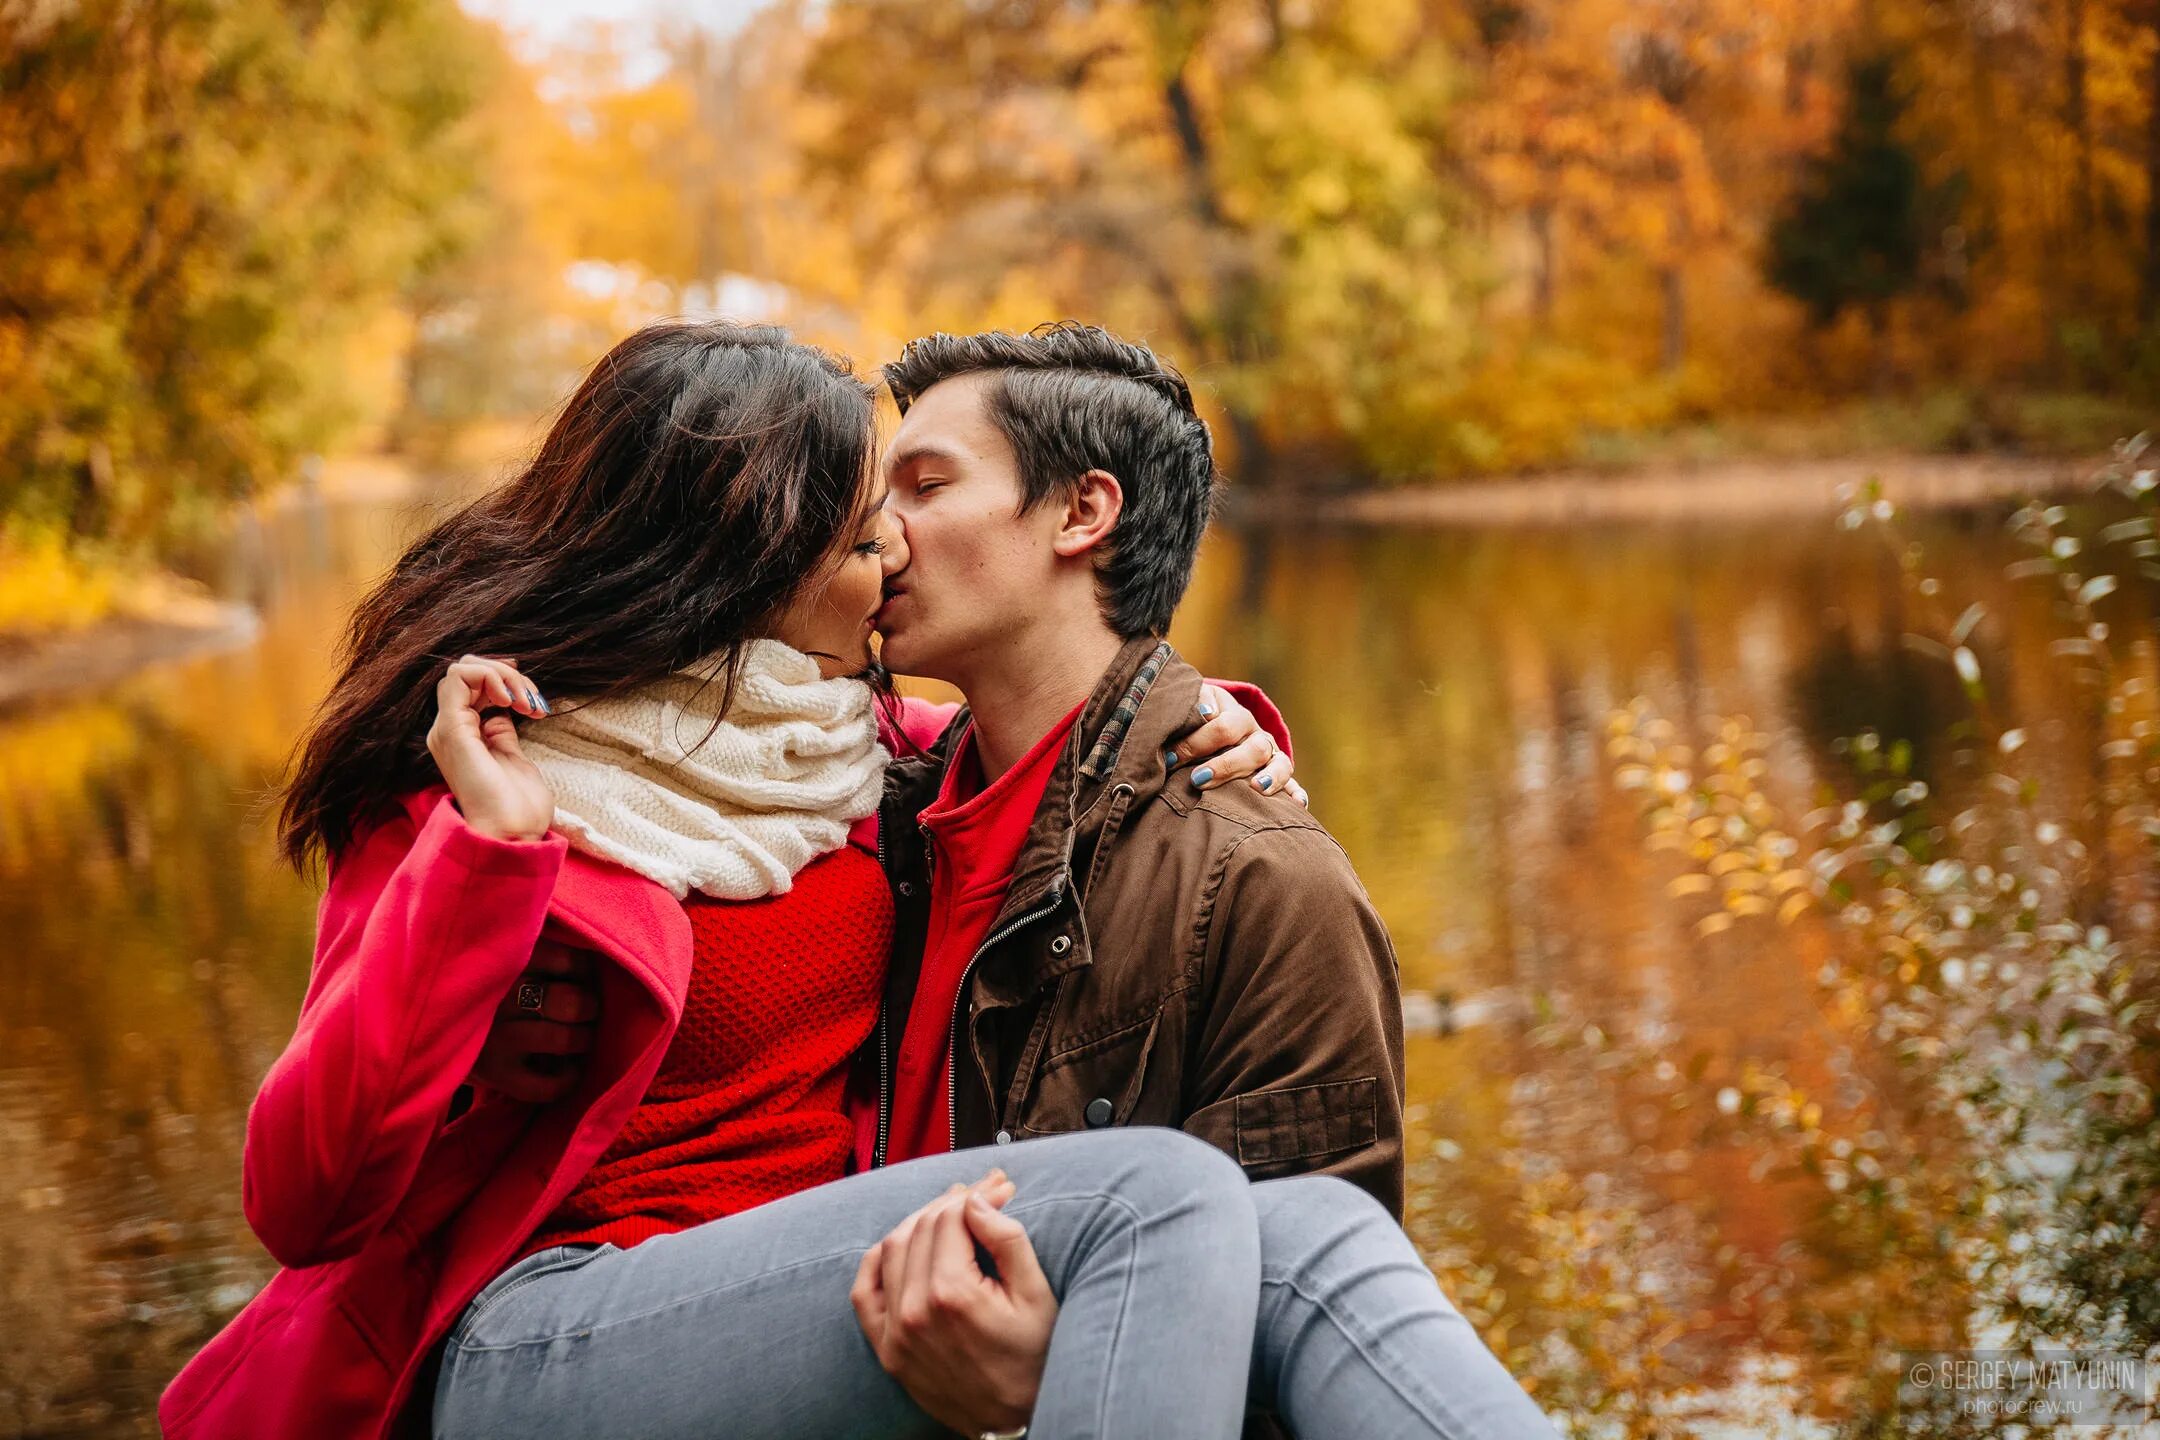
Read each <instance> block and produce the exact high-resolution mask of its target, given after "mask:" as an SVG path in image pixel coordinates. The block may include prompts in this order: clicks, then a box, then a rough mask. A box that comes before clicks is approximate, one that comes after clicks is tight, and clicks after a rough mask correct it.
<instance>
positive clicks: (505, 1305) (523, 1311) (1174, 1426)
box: [434, 1129, 1553, 1440]
mask: <svg viewBox="0 0 2160 1440" xmlns="http://www.w3.org/2000/svg"><path fill="white" fill-rule="evenodd" d="M992 1166H999V1167H1002V1168H1003V1169H1004V1170H1005V1171H1006V1173H1007V1174H1009V1175H1011V1176H1012V1178H1013V1182H1014V1185H1015V1187H1016V1191H1015V1194H1014V1197H1013V1199H1012V1201H1011V1202H1010V1203H1009V1204H1008V1205H1007V1207H1006V1211H1007V1213H1008V1214H1010V1215H1011V1216H1013V1218H1015V1219H1017V1220H1019V1221H1020V1222H1021V1223H1022V1224H1024V1225H1025V1226H1026V1227H1027V1231H1028V1237H1029V1239H1030V1241H1031V1242H1032V1243H1033V1245H1034V1247H1035V1250H1036V1253H1037V1255H1038V1256H1039V1257H1040V1259H1041V1261H1042V1266H1043V1270H1044V1273H1045V1274H1046V1275H1047V1276H1048V1277H1049V1279H1050V1284H1051V1287H1052V1289H1053V1290H1055V1291H1056V1293H1057V1295H1058V1299H1059V1309H1058V1317H1057V1324H1056V1327H1055V1329H1054V1331H1053V1332H1052V1336H1051V1342H1050V1354H1049V1357H1048V1360H1047V1362H1046V1365H1045V1368H1044V1372H1043V1381H1042V1389H1041V1392H1040V1394H1039V1395H1038V1397H1037V1399H1036V1404H1035V1412H1034V1415H1033V1417H1032V1419H1031V1421H1030V1431H1029V1433H1030V1435H1031V1436H1033V1437H1036V1440H1066V1437H1102V1440H1133V1437H1151V1436H1177V1437H1181V1440H1183V1437H1192V1440H1232V1437H1235V1436H1236V1435H1238V1433H1239V1431H1240V1428H1241V1424H1242V1418H1243V1414H1244V1409H1245V1405H1246V1401H1247V1398H1248V1395H1250V1398H1251V1399H1252V1400H1253V1401H1254V1403H1256V1404H1260V1405H1263V1406H1266V1407H1268V1408H1272V1409H1274V1410H1276V1411H1277V1412H1278V1413H1279V1414H1280V1415H1281V1417H1282V1418H1283V1420H1284V1422H1285V1423H1286V1424H1287V1425H1288V1426H1289V1427H1290V1428H1291V1430H1292V1431H1293V1432H1294V1433H1295V1434H1297V1435H1298V1436H1299V1437H1300V1440H1329V1437H1334V1436H1341V1437H1349V1436H1360V1437H1365V1436H1374V1437H1387V1436H1406V1437H1407V1436H1436V1435H1437V1436H1446V1437H1450V1440H1472V1437H1477V1440H1507V1437H1512V1436H1538V1437H1550V1436H1551V1435H1552V1433H1553V1432H1552V1431H1551V1429H1550V1427H1549V1426H1548V1425H1547V1424H1546V1422H1545V1419H1544V1417H1543V1416H1542V1415H1541V1414H1540V1413H1539V1411H1538V1409H1537V1407H1536V1406H1535V1405H1533V1404H1532V1403H1531V1402H1530V1399H1529V1397H1528V1396H1526V1395H1524V1394H1523V1392H1522V1390H1521V1389H1520V1388H1518V1387H1517V1386H1516V1384H1515V1383H1514V1381H1513V1380H1512V1379H1510V1378H1509V1376H1508V1375H1507V1373H1506V1371H1505V1370H1503V1369H1502V1368H1501V1366H1500V1364H1499V1362H1498V1361H1496V1360H1494V1359H1493V1357H1492V1355H1491V1353H1490V1352H1489V1351H1487V1350H1486V1349H1485V1347H1484V1346H1483V1344H1482V1343H1480V1342H1479V1340H1478V1338H1477V1336H1476V1334H1475V1333H1474V1332H1473V1331H1472V1330H1471V1329H1470V1327H1469V1325H1468V1324H1467V1323H1466V1322H1465V1321H1464V1320H1463V1319H1462V1318H1461V1317H1460V1316H1459V1315H1457V1314H1456V1313H1455V1311H1454V1309H1453V1308H1452V1307H1451V1306H1449V1305H1448V1303H1447V1301H1446V1299H1445V1298H1444V1297H1443V1296H1442V1295H1441V1293H1440V1289H1439V1286H1438V1285H1437V1284H1436V1283H1435V1282H1434V1281H1433V1278H1432V1275H1431V1272H1430V1271H1428V1270H1426V1268H1425V1266H1424V1265H1423V1263H1422V1262H1420V1261H1419V1260H1418V1258H1417V1255H1416V1252H1415V1251H1414V1250H1413V1249H1412V1248H1411V1246H1410V1244H1409V1242H1408V1241H1407V1240H1406V1239H1405V1238H1404V1237H1403V1234H1402V1232H1401V1230H1400V1229H1399V1228H1397V1227H1396V1225H1395V1224H1394V1222H1393V1221H1392V1220H1390V1219H1389V1217H1388V1216H1387V1214H1386V1212H1385V1211H1383V1210H1382V1209H1381V1208H1380V1207H1379V1206H1378V1205H1376V1204H1375V1203H1374V1202H1373V1201H1372V1200H1371V1199H1370V1198H1369V1197H1367V1196H1366V1195H1365V1194H1364V1192H1362V1191H1360V1190H1357V1189H1356V1188H1354V1187H1352V1186H1349V1185H1346V1184H1343V1183H1342V1182H1340V1181H1335V1180H1328V1179H1320V1178H1310V1179H1298V1180H1273V1181H1264V1182H1261V1183H1259V1184H1252V1183H1249V1182H1248V1181H1247V1180H1246V1179H1245V1177H1244V1175H1243V1173H1242V1172H1241V1171H1240V1170H1239V1169H1238V1168H1237V1166H1236V1165H1235V1164H1233V1163H1232V1162H1231V1161H1230V1160H1229V1159H1228V1158H1227V1157H1225V1156H1224V1155H1222V1154H1221V1153H1220V1152H1219V1151H1217V1150H1215V1149H1214V1148H1213V1147H1211V1146H1208V1145H1206V1144H1204V1143H1202V1142H1200V1141H1198V1140H1194V1139H1192V1138H1191V1137H1189V1136H1186V1135H1184V1134H1182V1133H1180V1132H1178V1131H1174V1130H1161V1129H1129V1130H1110V1131H1100V1132H1094V1133H1085V1134H1077V1135H1060V1136H1053V1137H1050V1138H1048V1139H1042V1140H1030V1141H1025V1142H1022V1143H1020V1144H1016V1145H1006V1146H998V1147H996V1148H995V1149H984V1150H971V1151H962V1152H960V1153H958V1154H953V1155H939V1156H932V1157H929V1158H926V1159H922V1160H914V1161H910V1162H908V1163H906V1164H904V1165H895V1166H891V1167H888V1168H886V1169H882V1170H873V1171H870V1172H868V1173H866V1174H861V1175H853V1176H850V1177H848V1178H847V1179H845V1180H842V1181H839V1182H837V1183H834V1184H831V1185H825V1186H820V1187H818V1188H817V1189H814V1190H808V1191H804V1192H802V1193H800V1194H796V1195H791V1196H789V1197H787V1198H786V1199H784V1200H778V1201H775V1202H773V1203H771V1204H767V1205H762V1206H759V1207H758V1208H756V1209H754V1210H747V1211H744V1212H743V1213H741V1214H739V1215H731V1216H728V1217H727V1218H725V1219H722V1220H716V1221H713V1222H711V1223H709V1224H706V1225H701V1226H699V1227H697V1228H696V1229H693V1230H686V1231H683V1232H681V1233H680V1234H675V1235H664V1236H660V1237H657V1238H655V1239H652V1240H648V1241H646V1242H644V1243H643V1244H641V1245H638V1246H635V1247H634V1248H632V1249H629V1250H618V1249H616V1248H615V1247H613V1246H600V1247H598V1248H583V1247H575V1246H563V1247H557V1248H554V1249H550V1250H543V1251H541V1252H539V1253H538V1254H535V1255H531V1256H528V1257H527V1258H526V1259H524V1260H521V1261H519V1262H518V1263H517V1264H515V1265H513V1266H511V1267H510V1268H509V1269H508V1270H506V1271H504V1272H503V1273H502V1274H501V1275H499V1276H497V1277H496V1278H495V1280H494V1281H492V1282H491V1283H490V1284H489V1285H488V1286H487V1288H486V1289H484V1290H482V1291H481V1292H480V1294H479V1295H478V1296H477V1297H475V1298H474V1300H473V1302H472V1304H471V1306H469V1307H468V1308H467V1310H466V1312H465V1314H464V1316H463V1317H462V1318H461V1319H460V1320H459V1322H458V1325H457V1327H456V1329H455V1330H453V1331H452V1332H451V1335H450V1338H449V1340H448V1341H447V1342H446V1345H445V1348H444V1355H443V1365H442V1371H441V1376H440V1379H439V1381H438V1383H437V1385H436V1390H435V1416H434V1423H435V1433H436V1434H437V1435H438V1436H440V1437H442V1440H480V1437H498V1436H500V1437H511V1436H515V1437H520V1440H522V1437H525V1436H528V1435H533V1434H544V1435H547V1436H549V1437H550V1440H580V1437H588V1436H590V1437H602V1436H629V1435H635V1436H638V1437H641V1440H645V1437H650V1440H669V1437H684V1440H690V1437H698V1440H705V1437H718V1436H728V1437H737V1436H739V1437H743V1440H757V1437H766V1436H772V1437H782V1436H785V1437H822V1436H862V1437H866V1440H898V1437H907V1436H927V1435H941V1434H944V1433H946V1432H944V1431H943V1430H942V1429H941V1428H940V1427H939V1426H938V1425H937V1424H936V1423H935V1422H933V1421H931V1420H930V1419H929V1418H928V1417H927V1416H926V1415H924V1414H923V1412H922V1411H921V1410H920V1409H918V1408H917V1407H916V1405H915V1404H914V1402H913V1401H911V1400H910V1399H908V1397H907V1394H906V1392H905V1391H903V1390H902V1389H901V1388H900V1387H899V1385H898V1384H896V1383H895V1382H894V1381H893V1380H892V1378H891V1377H890V1376H888V1375H887V1374H886V1373H885V1372H884V1370H883V1369H882V1368H881V1367H880V1366H879V1365H878V1361H877V1356H876V1355H875V1353H874V1352H873V1351H872V1350H871V1348H870V1344H869V1342H868V1341H867V1340H866V1339H865V1338H864V1337H863V1334H862V1331H861V1330H860V1329H859V1328H858V1327H857V1325H856V1322H855V1312H854V1309H853V1307H852V1306H851V1305H850V1304H849V1302H848V1288H849V1286H850V1285H851V1284H852V1283H853V1281H854V1278H855V1269H856V1265H857V1263H858V1262H859V1261H860V1259H861V1257H862V1253H863V1251H865V1250H866V1249H868V1248H869V1247H870V1246H871V1245H873V1244H875V1243H876V1242H877V1241H878V1240H880V1239H882V1238H883V1237H884V1236H885V1234H886V1232H888V1231H889V1230H891V1228H892V1227H893V1226H894V1225H896V1224H898V1223H899V1222H900V1221H901V1220H902V1219H903V1218H905V1217H906V1216H907V1215H908V1214H909V1213H911V1212H912V1211H914V1210H915V1209H916V1208H918V1207H919V1206H921V1205H922V1204H924V1203H925V1202H927V1201H928V1200H930V1199H932V1198H933V1197H935V1196H936V1195H937V1194H939V1193H940V1192H941V1191H943V1190H944V1189H945V1188H946V1187H947V1186H948V1185H951V1184H953V1183H954V1182H956V1181H957V1182H962V1183H966V1182H971V1181H974V1180H976V1179H979V1178H981V1176H982V1175H983V1173H984V1172H985V1171H987V1170H989V1169H990V1168H991V1167H992ZM1271 1246H1272V1250H1271V1249H1270V1247H1271Z"/></svg>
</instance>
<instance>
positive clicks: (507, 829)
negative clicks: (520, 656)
mask: <svg viewBox="0 0 2160 1440" xmlns="http://www.w3.org/2000/svg"><path fill="white" fill-rule="evenodd" d="M435 707H436V708H435V723H434V725H432V726H430V727H429V729H428V737H427V746H428V753H429V754H430V755H432V756H434V757H435V766H436V768H437V769H439V770H441V771H442V777H443V780H444V781H445V783H447V784H448V785H449V786H450V793H451V794H452V795H454V796H456V797H457V803H458V808H459V809H460V810H462V811H463V812H464V813H465V823H466V824H467V825H470V826H471V827H472V828H473V829H475V830H477V831H479V832H480V833H481V834H483V835H488V836H492V837H494V838H495V839H497V840H538V839H539V838H541V837H542V836H544V835H546V834H547V831H548V826H549V825H550V824H552V823H554V819H555V796H554V794H553V792H551V791H550V790H549V789H548V787H547V781H545V780H543V779H541V778H540V772H539V770H538V769H536V768H535V767H534V765H533V763H532V761H530V760H528V759H526V758H525V752H524V751H522V750H520V749H519V748H518V739H517V721H516V720H514V719H512V718H511V716H510V715H508V714H505V713H504V712H505V711H515V712H516V713H517V714H519V715H526V716H531V717H533V718H536V719H537V718H538V717H540V716H542V715H545V714H547V713H548V707H547V702H546V701H545V700H543V699H541V698H540V690H539V687H537V686H535V685H534V684H533V683H532V682H531V681H530V680H527V679H526V678H525V677H524V676H523V675H521V674H519V673H518V670H517V667H516V666H514V665H512V664H511V663H510V662H509V661H507V660H491V659H484V658H482V657H481V656H478V655H467V656H466V657H465V658H464V659H462V660H459V661H458V662H457V663H455V664H453V665H452V666H451V667H450V669H449V671H448V672H447V673H445V674H444V676H443V678H442V681H441V683H439V684H438V685H436V687H435ZM488 712H493V713H488Z"/></svg>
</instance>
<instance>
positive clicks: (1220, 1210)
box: [1049, 1125, 1252, 1227]
mask: <svg viewBox="0 0 2160 1440" xmlns="http://www.w3.org/2000/svg"><path fill="white" fill-rule="evenodd" d="M1065 1139H1066V1137H1062V1136H1060V1137H1056V1138H1055V1139H1053V1140H1052V1141H1050V1142H1049V1143H1051V1144H1058V1143H1060V1142H1061V1141H1065ZM1066 1153H1067V1155H1068V1157H1069V1158H1070V1159H1071V1160H1072V1163H1073V1165H1074V1166H1075V1167H1076V1170H1077V1173H1078V1174H1080V1175H1084V1177H1085V1183H1086V1184H1087V1185H1088V1187H1089V1188H1091V1189H1098V1190H1099V1191H1101V1192H1102V1193H1106V1194H1114V1195H1116V1196H1117V1197H1118V1198H1119V1199H1120V1200H1121V1201H1123V1202H1124V1203H1125V1204H1126V1205H1128V1206H1130V1207H1131V1208H1132V1209H1133V1210H1134V1211H1135V1212H1137V1213H1138V1214H1140V1215H1143V1216H1147V1217H1150V1218H1157V1217H1164V1216H1170V1215H1194V1216H1197V1217H1199V1218H1203V1219H1206V1220H1210V1221H1213V1222H1217V1223H1219V1222H1221V1221H1224V1220H1226V1219H1236V1220H1239V1221H1241V1222H1242V1223H1243V1224H1244V1225H1245V1226H1247V1227H1250V1226H1251V1225H1252V1219H1251V1216H1252V1198H1251V1193H1250V1192H1251V1190H1252V1185H1251V1183H1250V1182H1249V1181H1247V1180H1246V1178H1245V1172H1244V1171H1242V1170H1240V1169H1239V1168H1238V1165H1237V1162H1236V1161H1235V1160H1232V1159H1231V1158H1230V1157H1229V1156H1227V1155H1225V1154H1224V1153H1223V1152H1222V1151H1220V1150H1218V1149H1216V1148H1215V1147H1214V1146H1212V1145H1210V1144H1208V1143H1207V1142H1206V1141H1204V1140H1196V1139H1194V1138H1193V1137H1192V1136H1190V1135H1187V1134H1186V1133H1185V1132H1184V1131H1182V1130H1172V1129H1168V1128H1165V1127H1161V1126H1150V1125H1136V1126H1132V1127H1130V1128H1128V1129H1119V1130H1104V1131H1097V1132H1095V1133H1093V1134H1082V1135H1076V1136H1073V1137H1071V1139H1070V1141H1069V1142H1067V1150H1066Z"/></svg>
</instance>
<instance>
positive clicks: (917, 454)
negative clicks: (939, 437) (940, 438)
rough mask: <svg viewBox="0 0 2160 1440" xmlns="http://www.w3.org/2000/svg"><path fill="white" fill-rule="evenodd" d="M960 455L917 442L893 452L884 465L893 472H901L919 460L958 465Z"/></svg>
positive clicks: (937, 446)
mask: <svg viewBox="0 0 2160 1440" xmlns="http://www.w3.org/2000/svg"><path fill="white" fill-rule="evenodd" d="M960 459H961V457H960V455H959V454H958V453H957V452H955V451H952V450H948V449H946V448H945V447H944V446H942V445H934V444H930V443H928V442H918V443H916V444H913V445H909V446H907V447H906V448H904V449H899V450H895V451H893V452H892V455H891V456H890V457H889V458H888V460H887V461H886V463H887V464H888V465H890V466H891V467H892V468H893V469H895V470H903V469H906V468H907V467H908V466H910V465H913V464H915V463H916V462H917V461H919V460H943V461H944V462H945V463H947V464H948V465H951V464H957V463H959V461H960Z"/></svg>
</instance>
